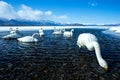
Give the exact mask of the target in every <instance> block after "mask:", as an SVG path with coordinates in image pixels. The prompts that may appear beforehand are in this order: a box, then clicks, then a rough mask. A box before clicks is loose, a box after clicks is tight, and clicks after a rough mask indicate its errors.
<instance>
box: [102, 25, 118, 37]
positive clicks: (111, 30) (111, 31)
mask: <svg viewBox="0 0 120 80" xmlns="http://www.w3.org/2000/svg"><path fill="white" fill-rule="evenodd" d="M102 32H103V33H105V34H111V35H115V36H120V26H119V27H110V28H108V29H107V30H105V31H102Z"/></svg>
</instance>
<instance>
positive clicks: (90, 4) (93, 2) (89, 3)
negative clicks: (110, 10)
mask: <svg viewBox="0 0 120 80" xmlns="http://www.w3.org/2000/svg"><path fill="white" fill-rule="evenodd" d="M88 5H89V6H92V7H94V6H97V5H98V3H97V2H96V1H92V2H88Z"/></svg>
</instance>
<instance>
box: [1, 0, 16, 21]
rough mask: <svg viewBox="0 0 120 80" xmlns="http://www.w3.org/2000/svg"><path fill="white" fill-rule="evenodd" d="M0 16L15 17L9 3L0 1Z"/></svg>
mask: <svg viewBox="0 0 120 80" xmlns="http://www.w3.org/2000/svg"><path fill="white" fill-rule="evenodd" d="M0 18H5V19H15V18H17V14H16V12H15V10H14V8H13V7H12V6H11V5H10V4H8V3H6V2H4V1H0Z"/></svg>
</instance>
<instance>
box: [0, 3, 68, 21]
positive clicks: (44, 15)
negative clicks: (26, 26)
mask: <svg viewBox="0 0 120 80" xmlns="http://www.w3.org/2000/svg"><path fill="white" fill-rule="evenodd" d="M0 18H5V19H9V20H10V19H23V20H31V21H39V20H42V19H43V20H47V19H49V20H55V21H61V22H62V20H63V21H65V20H66V19H67V18H68V17H67V16H66V15H61V16H57V15H53V12H52V11H50V10H48V11H44V12H43V11H40V10H35V9H32V8H31V7H29V6H26V5H24V4H23V5H21V6H20V9H18V10H17V11H15V9H14V7H13V6H12V5H10V4H8V3H6V2H4V1H0Z"/></svg>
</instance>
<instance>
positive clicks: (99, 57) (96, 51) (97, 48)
mask: <svg viewBox="0 0 120 80" xmlns="http://www.w3.org/2000/svg"><path fill="white" fill-rule="evenodd" d="M93 46H94V48H95V53H96V57H97V60H98V63H99V64H100V60H101V59H103V58H102V56H101V51H100V46H99V43H98V42H93Z"/></svg>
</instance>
